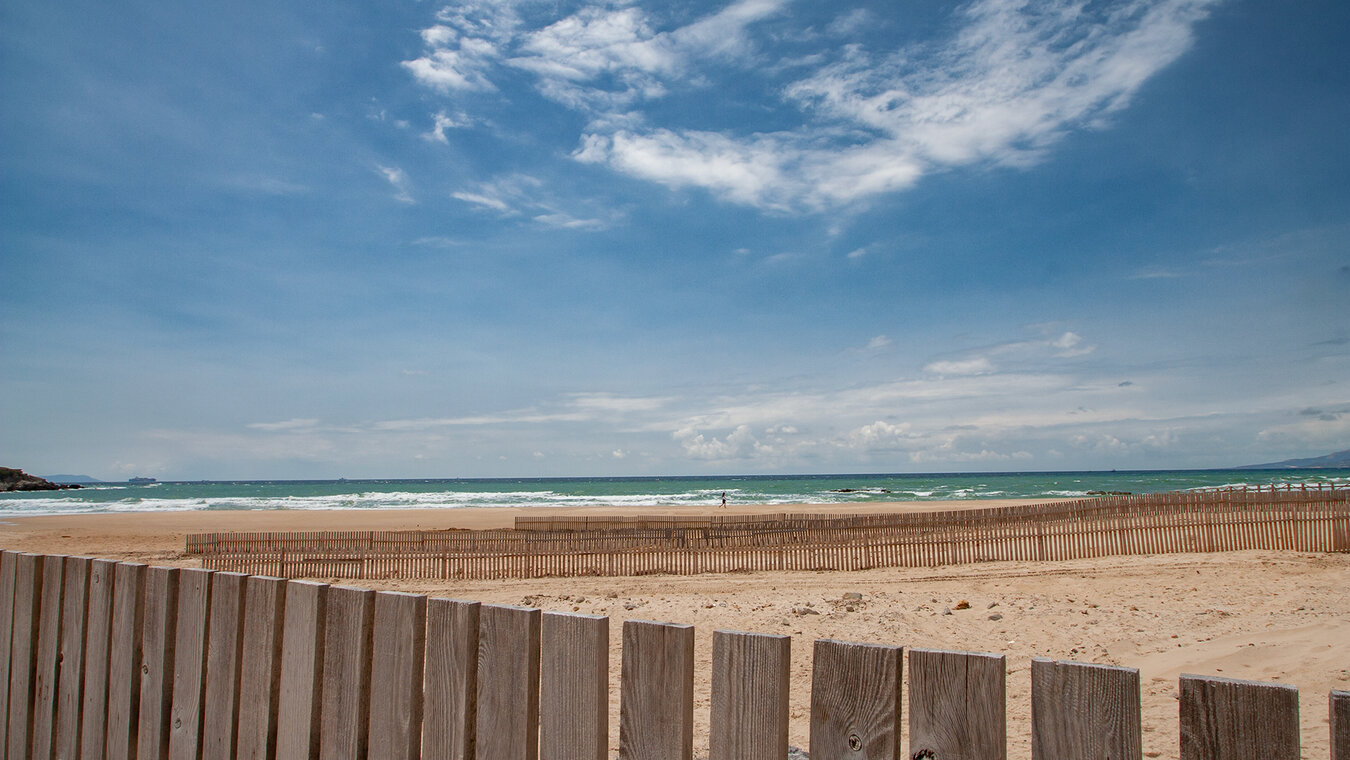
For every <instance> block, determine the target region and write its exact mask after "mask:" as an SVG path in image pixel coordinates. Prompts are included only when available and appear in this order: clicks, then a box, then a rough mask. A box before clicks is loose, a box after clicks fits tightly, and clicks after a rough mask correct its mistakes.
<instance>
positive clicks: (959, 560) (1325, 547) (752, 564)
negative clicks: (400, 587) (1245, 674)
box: [187, 488, 1350, 579]
mask: <svg viewBox="0 0 1350 760" xmlns="http://www.w3.org/2000/svg"><path fill="white" fill-rule="evenodd" d="M520 519H523V520H525V522H524V525H526V526H528V527H527V528H525V529H522V528H520V527H518V528H517V529H514V530H512V529H498V530H478V531H473V530H445V531H386V532H379V531H349V532H338V531H311V532H291V533H206V534H194V535H190V536H188V537H187V551H188V553H189V554H194V555H200V556H201V557H202V563H203V566H204V567H206V568H208V569H212V570H228V571H234V572H245V573H255V574H264V575H273V576H279V577H286V578H440V579H448V578H533V577H543V576H578V575H602V576H616V575H643V574H652V573H670V574H681V575H687V574H695V573H709V572H712V573H726V572H745V571H755V570H863V569H868V568H876V567H928V566H936V565H954V564H964V563H970V562H985V561H998V560H1033V561H1034V560H1064V559H1078V558H1084V557H1099V556H1106V555H1131V554H1162V553H1172V552H1216V551H1236V550H1243V549H1269V550H1286V551H1306V552H1346V551H1350V489H1344V488H1343V489H1331V488H1318V489H1282V490H1275V491H1269V490H1260V491H1257V490H1224V491H1214V492H1205V493H1186V492H1182V493H1169V494H1156V495H1150V496H1123V497H1108V498H1101V499H1086V500H1079V501H1069V502H1058V503H1050V504H1033V505H1026V506H1015V507H1001V508H988V509H971V510H958V511H948V512H930V513H920V514H855V515H837V514H836V515H803V514H771V515H752V516H713V517H711V518H709V517H700V518H694V519H686V518H681V517H671V516H639V517H635V518H627V519H625V518H602V519H601V520H600V521H598V522H596V523H594V524H593V523H592V522H591V521H590V520H589V519H586V518H581V519H582V520H585V522H583V523H572V522H571V521H572V520H575V519H576V518H568V519H565V518H531V519H525V518H520ZM517 524H518V525H521V523H520V522H518V523H517ZM593 525H594V527H593Z"/></svg>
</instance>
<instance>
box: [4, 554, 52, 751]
mask: <svg viewBox="0 0 1350 760" xmlns="http://www.w3.org/2000/svg"><path fill="white" fill-rule="evenodd" d="M46 560H47V558H46V557H42V556H39V555H36V554H18V555H15V558H14V613H13V615H12V625H13V634H12V639H11V641H10V652H9V660H10V664H9V691H8V697H9V705H8V706H9V715H8V726H7V729H6V732H5V740H6V748H7V750H8V753H9V754H8V756H9V757H12V758H21V757H22V758H27V757H29V755H30V753H31V751H32V747H33V743H32V740H33V735H32V724H31V723H30V721H29V719H30V716H31V715H32V710H33V692H34V679H35V676H36V671H37V652H38V626H39V624H40V622H41V619H42V582H43V578H44V576H45V572H44V569H45V568H44V565H45V563H46Z"/></svg>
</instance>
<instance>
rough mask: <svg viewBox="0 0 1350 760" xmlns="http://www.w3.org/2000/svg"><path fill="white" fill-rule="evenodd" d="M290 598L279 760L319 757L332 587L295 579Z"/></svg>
mask: <svg viewBox="0 0 1350 760" xmlns="http://www.w3.org/2000/svg"><path fill="white" fill-rule="evenodd" d="M285 597H286V601H285V605H284V609H283V613H282V614H283V616H284V617H283V622H282V628H281V673H280V681H279V683H278V684H277V719H276V720H277V733H276V736H277V755H276V756H277V760H312V759H313V758H317V757H318V756H319V714H320V712H321V709H322V705H323V665H324V650H325V649H326V647H325V643H326V633H327V627H326V625H325V623H326V621H327V620H328V604H327V602H328V585H327V584H325V583H311V582H309V581H290V582H288V583H287V584H286V588H285Z"/></svg>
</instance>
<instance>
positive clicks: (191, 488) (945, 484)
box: [0, 469, 1350, 517]
mask: <svg viewBox="0 0 1350 760" xmlns="http://www.w3.org/2000/svg"><path fill="white" fill-rule="evenodd" d="M1319 482H1323V483H1324V482H1332V483H1338V484H1341V485H1350V469H1342V470H1183V471H1173V472H1166V471H1148V472H1035V473H982V474H964V473H963V474H918V475H774V476H767V475H728V476H718V477H669V478H539V479H535V478H520V479H464V480H282V481H210V482H191V483H179V482H164V483H153V484H148V485H139V484H131V483H106V484H98V485H92V486H86V487H85V488H82V489H79V490H67V491H47V492H39V493H5V494H0V517H19V516H25V515H51V514H96V513H108V512H163V511H192V510H250V509H453V508H456V507H556V506H619V507H623V506H629V507H632V508H633V510H634V511H640V510H642V509H652V508H660V507H663V506H679V505H715V504H720V503H721V500H722V494H723V492H725V493H726V497H727V501H728V502H729V503H731V504H839V505H843V506H847V505H849V504H861V503H866V502H872V501H909V500H939V499H1044V498H1066V499H1072V498H1077V497H1081V496H1086V495H1088V492H1089V491H1127V492H1130V493H1136V494H1144V493H1158V492H1161V491H1180V490H1187V489H1197V488H1214V487H1219V486H1227V485H1242V484H1248V485H1257V484H1260V485H1266V484H1271V483H1319Z"/></svg>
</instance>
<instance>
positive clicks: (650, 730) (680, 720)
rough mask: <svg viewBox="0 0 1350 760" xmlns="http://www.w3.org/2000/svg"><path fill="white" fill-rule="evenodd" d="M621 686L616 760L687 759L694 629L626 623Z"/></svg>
mask: <svg viewBox="0 0 1350 760" xmlns="http://www.w3.org/2000/svg"><path fill="white" fill-rule="evenodd" d="M619 683H620V686H619V760H690V758H691V757H692V756H693V751H694V627H693V626H691V625H679V624H675V623H655V622H649V621H643V620H626V621H624V624H623V655H622V665H621V672H620V679H619Z"/></svg>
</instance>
